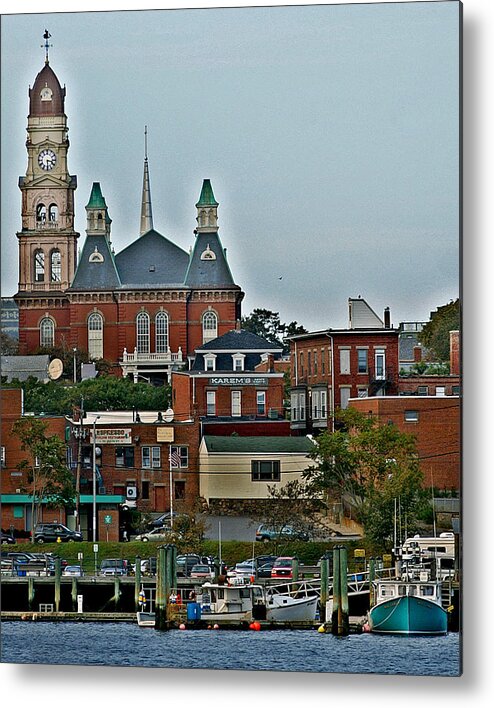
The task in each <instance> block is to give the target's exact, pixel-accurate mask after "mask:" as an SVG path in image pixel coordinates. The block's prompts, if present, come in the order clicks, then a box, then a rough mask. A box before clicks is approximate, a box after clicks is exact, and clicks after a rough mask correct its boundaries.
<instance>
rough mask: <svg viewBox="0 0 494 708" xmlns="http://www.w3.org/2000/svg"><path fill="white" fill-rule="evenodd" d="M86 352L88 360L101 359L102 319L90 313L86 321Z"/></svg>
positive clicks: (95, 313) (96, 314)
mask: <svg viewBox="0 0 494 708" xmlns="http://www.w3.org/2000/svg"><path fill="white" fill-rule="evenodd" d="M87 350H88V354H89V358H90V359H102V358H103V317H102V316H101V315H100V313H99V312H92V313H91V314H90V315H89V317H88V320H87Z"/></svg>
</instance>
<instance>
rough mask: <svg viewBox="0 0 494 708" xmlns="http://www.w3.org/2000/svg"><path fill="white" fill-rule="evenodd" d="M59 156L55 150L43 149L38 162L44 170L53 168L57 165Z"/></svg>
mask: <svg viewBox="0 0 494 708" xmlns="http://www.w3.org/2000/svg"><path fill="white" fill-rule="evenodd" d="M56 161H57V156H56V155H55V153H54V152H53V150H42V151H41V152H40V154H39V155H38V163H39V166H40V167H41V169H43V170H52V169H53V168H54V167H55V164H56Z"/></svg>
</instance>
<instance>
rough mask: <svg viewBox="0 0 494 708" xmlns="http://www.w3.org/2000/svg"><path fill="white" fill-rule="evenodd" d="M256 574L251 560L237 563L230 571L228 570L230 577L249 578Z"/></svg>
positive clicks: (254, 565)
mask: <svg viewBox="0 0 494 708" xmlns="http://www.w3.org/2000/svg"><path fill="white" fill-rule="evenodd" d="M255 574H256V564H255V563H253V562H252V561H251V562H243V563H237V564H236V565H235V566H234V567H233V568H232V569H231V570H230V571H228V576H229V577H230V578H232V577H236V578H250V577H251V576H255Z"/></svg>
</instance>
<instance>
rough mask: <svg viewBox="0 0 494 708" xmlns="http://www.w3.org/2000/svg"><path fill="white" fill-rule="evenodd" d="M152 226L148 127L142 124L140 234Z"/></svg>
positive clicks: (149, 229)
mask: <svg viewBox="0 0 494 708" xmlns="http://www.w3.org/2000/svg"><path fill="white" fill-rule="evenodd" d="M152 228H153V210H152V207H151V188H150V186H149V167H148V127H147V125H146V126H144V177H143V180H142V203H141V229H140V236H142V235H143V234H145V233H147V232H148V231H151V229H152Z"/></svg>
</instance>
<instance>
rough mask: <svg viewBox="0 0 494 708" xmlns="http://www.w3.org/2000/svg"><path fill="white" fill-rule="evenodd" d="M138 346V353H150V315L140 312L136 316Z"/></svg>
mask: <svg viewBox="0 0 494 708" xmlns="http://www.w3.org/2000/svg"><path fill="white" fill-rule="evenodd" d="M136 347H137V353H138V354H149V315H148V313H147V312H139V314H138V315H137V317H136Z"/></svg>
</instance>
